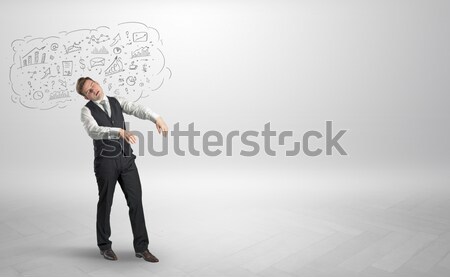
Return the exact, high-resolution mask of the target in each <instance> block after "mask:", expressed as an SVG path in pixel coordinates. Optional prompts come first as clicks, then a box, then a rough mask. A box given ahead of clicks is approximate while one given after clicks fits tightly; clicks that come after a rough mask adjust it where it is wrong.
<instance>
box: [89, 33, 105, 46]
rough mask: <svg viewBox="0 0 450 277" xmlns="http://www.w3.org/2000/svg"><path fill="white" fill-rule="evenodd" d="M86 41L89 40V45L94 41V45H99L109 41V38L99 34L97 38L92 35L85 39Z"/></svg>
mask: <svg viewBox="0 0 450 277" xmlns="http://www.w3.org/2000/svg"><path fill="white" fill-rule="evenodd" d="M86 39H89V42H88V43H89V44H90V43H91V42H92V41H94V42H95V43H97V44H99V43H101V42H105V41H108V40H109V36H108V35H104V34H100V35H99V36H98V37H96V36H94V35H92V36H91V37H90V38H89V37H87V38H86Z"/></svg>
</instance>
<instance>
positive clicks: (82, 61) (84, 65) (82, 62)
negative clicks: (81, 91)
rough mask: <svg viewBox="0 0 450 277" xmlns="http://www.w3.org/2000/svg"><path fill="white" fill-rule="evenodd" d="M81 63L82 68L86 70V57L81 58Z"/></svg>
mask: <svg viewBox="0 0 450 277" xmlns="http://www.w3.org/2000/svg"><path fill="white" fill-rule="evenodd" d="M79 63H80V69H82V70H84V69H85V68H86V64H85V60H84V59H80V60H79Z"/></svg>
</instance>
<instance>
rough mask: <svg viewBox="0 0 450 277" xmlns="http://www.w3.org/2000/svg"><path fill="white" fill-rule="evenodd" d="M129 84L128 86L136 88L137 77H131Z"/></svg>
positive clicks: (128, 79) (128, 80)
mask: <svg viewBox="0 0 450 277" xmlns="http://www.w3.org/2000/svg"><path fill="white" fill-rule="evenodd" d="M127 84H128V85H129V86H134V85H135V84H136V77H133V76H129V77H128V78H127Z"/></svg>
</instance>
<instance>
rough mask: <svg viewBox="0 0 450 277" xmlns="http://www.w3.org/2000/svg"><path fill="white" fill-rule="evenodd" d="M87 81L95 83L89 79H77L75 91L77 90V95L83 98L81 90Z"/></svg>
mask: <svg viewBox="0 0 450 277" xmlns="http://www.w3.org/2000/svg"><path fill="white" fill-rule="evenodd" d="M87 80H91V81H92V82H95V81H94V80H92V79H91V77H81V78H80V79H78V81H77V86H76V89H77V92H78V94H79V95H82V96H85V95H84V94H83V91H82V90H83V86H84V83H86V81H87Z"/></svg>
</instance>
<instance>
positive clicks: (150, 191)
mask: <svg viewBox="0 0 450 277" xmlns="http://www.w3.org/2000/svg"><path fill="white" fill-rule="evenodd" d="M18 172H19V171H18ZM49 172H50V171H49ZM49 172H45V171H36V172H30V175H33V174H34V176H39V177H40V181H39V182H34V183H33V182H25V181H26V180H27V179H26V176H22V177H19V178H17V179H18V180H19V181H18V182H17V183H16V184H13V185H11V186H5V187H4V189H3V191H4V192H6V193H5V194H3V195H2V201H1V210H0V276H259V277H263V276H267V277H269V276H270V277H273V276H345V277H349V276H364V277H369V276H376V277H382V276H408V277H410V276H449V274H450V254H449V253H450V213H449V212H448V211H449V210H450V195H449V194H448V191H449V189H447V188H446V184H445V178H443V176H442V175H439V176H438V175H436V174H435V173H433V172H428V173H427V174H422V173H418V174H417V176H416V177H409V178H405V176H408V173H407V172H406V171H405V172H397V173H396V174H391V175H390V177H389V178H386V177H385V176H384V174H380V172H377V171H373V172H369V171H364V172H362V171H361V172H359V173H355V172H354V171H353V172H348V171H339V170H335V171H324V172H320V171H314V170H305V169H303V170H298V169H295V168H288V169H282V168H279V169H276V168H272V170H266V171H260V170H258V169H257V168H254V169H250V170H244V169H242V168H241V169H238V168H235V169H232V168H225V169H224V168H222V169H214V168H210V169H209V170H207V171H204V172H203V173H201V171H199V170H198V171H192V170H187V169H184V170H176V174H173V172H172V173H171V172H170V171H169V170H167V171H165V172H164V171H161V170H159V171H158V174H155V171H154V170H149V171H148V172H147V170H142V169H141V179H142V180H143V184H144V186H143V191H144V208H145V213H146V219H147V227H148V230H149V235H150V240H151V243H150V250H151V251H152V252H153V253H154V254H155V255H156V256H157V257H158V258H159V259H160V263H158V264H150V263H146V262H144V261H143V260H141V259H137V258H135V257H134V255H133V249H132V235H131V228H130V224H129V219H128V215H127V207H126V203H125V200H124V197H123V194H122V192H121V190H120V187H119V186H117V187H116V194H115V199H114V204H113V210H112V218H111V222H112V230H113V234H112V238H111V239H112V241H113V249H114V250H115V252H116V254H117V255H118V257H119V260H118V261H115V262H111V261H107V260H104V259H103V258H102V257H101V256H100V254H99V253H98V250H97V248H96V245H95V207H96V197H97V195H96V193H97V191H96V185H95V183H94V179H93V176H92V175H91V172H84V171H82V172H79V174H78V176H77V178H72V179H68V178H67V176H70V175H69V174H70V169H68V172H59V173H57V174H55V173H53V174H49ZM174 172H175V171H174ZM390 173H392V172H390ZM410 173H411V172H410ZM416 173H417V172H416ZM411 174H412V173H411ZM72 175H73V174H72ZM47 176H50V177H47ZM410 176H412V175H410ZM420 176H422V177H420ZM30 188H34V189H30ZM7 195H8V196H7Z"/></svg>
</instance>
